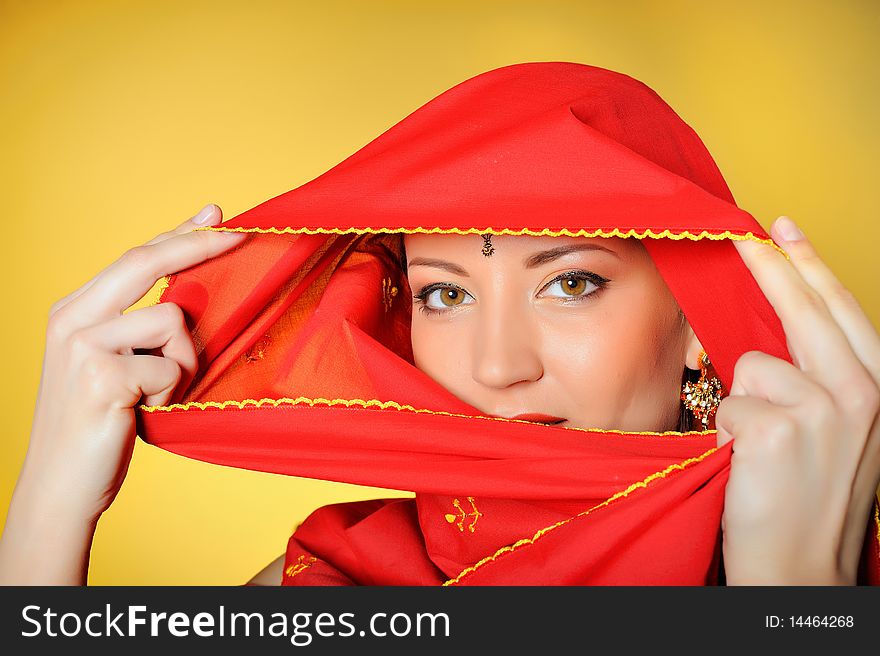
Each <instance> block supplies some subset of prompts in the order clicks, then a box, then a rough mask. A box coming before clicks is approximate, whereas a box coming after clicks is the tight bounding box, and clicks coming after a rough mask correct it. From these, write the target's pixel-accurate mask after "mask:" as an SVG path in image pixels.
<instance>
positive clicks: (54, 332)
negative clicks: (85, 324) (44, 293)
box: [46, 301, 73, 342]
mask: <svg viewBox="0 0 880 656" xmlns="http://www.w3.org/2000/svg"><path fill="white" fill-rule="evenodd" d="M59 303H60V301H59ZM56 305H58V304H57V303H56V304H55V305H53V306H52V307H53V309H52V310H50V311H49V320H48V322H47V324H46V336H47V337H48V338H49V339H50V340H51V341H54V342H58V341H63V340H65V339H66V338H67V336H68V335H69V334H70V333H71V331H72V329H73V321H72V320H71V310H70V308H68V307H67V306H60V307H58V308H56Z"/></svg>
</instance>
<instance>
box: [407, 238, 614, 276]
mask: <svg viewBox="0 0 880 656" xmlns="http://www.w3.org/2000/svg"><path fill="white" fill-rule="evenodd" d="M578 251H605V252H606V253H610V254H611V255H613V256H614V257H616V258H618V259H620V256H619V255H618V254H617V253H615V252H614V251H612V250H611V249H610V248H605V247H604V246H600V245H599V244H568V245H566V246H557V247H556V248H551V249H549V250H546V251H539V252H537V253H535V254H533V255H529V256H528V257H527V258H526V259H525V260H524V261H523V266H524V267H525V268H526V269H534V268H535V267H538V266H541V265H542V264H547V263H548V262H552V261H553V260H557V259H559V258H560V257H562V256H563V255H568V254H569V253H576V252H578ZM407 266H408V267H414V266H429V267H434V268H437V269H443V270H444V271H448V272H449V273H454V274H455V275H457V276H462V277H464V278H469V277H470V275H469V274H468V272H467V271H465V270H464V269H463V268H462V267H460V266H459V265H457V264H455V263H453V262H447V261H446V260H438V259H435V258H430V257H414V258H413V259H411V260H410V261H409V264H408V265H407Z"/></svg>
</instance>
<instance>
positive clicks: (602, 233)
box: [139, 225, 790, 436]
mask: <svg viewBox="0 0 880 656" xmlns="http://www.w3.org/2000/svg"><path fill="white" fill-rule="evenodd" d="M197 230H207V231H211V232H245V233H259V234H277V235H280V234H309V235H315V234H337V235H345V234H358V235H362V234H382V233H405V234H415V233H421V234H458V235H467V234H479V235H482V234H487V233H490V234H493V235H531V236H536V237H541V236H553V237H558V236H568V237H622V238H629V237H634V238H636V239H644V238H645V237H650V238H653V239H691V240H694V241H697V240H700V239H713V240H721V239H731V240H740V241H743V240H751V241H757V242H760V243H762V244H768V245H770V246H772V247H773V248H775V249H776V250H777V251H779V252H780V253H782V255H783V256H785V258H786V259H790V258H789V256H788V254H787V253H786V252H785V251H784V250H783V249H782V248H780V247H779V246H777V245H776V243H775V242H774V241H773V240H772V239H762V238H760V237H757V236H755V234H754V233H752V232H751V231H749V232H747V233H746V234H745V235H737V234H734V233H732V232H730V231H729V230H725V231H724V232H722V233H711V232H709V231H707V230H703V231H701V232H700V233H698V234H694V233H692V232H689V231H687V230H684V231H682V232H677V233H674V232H672V231H670V230H668V229H667V230H663V231H662V232H655V231H653V230H651V229H650V228H648V229H645V231H644V232H638V231H636V230H635V229H631V230H628V231H626V232H623V231H621V230H619V229H617V228H615V229H614V230H611V231H606V230H602V229H596V230H586V229H580V230H576V231H572V230H569V229H567V228H563V229H562V230H551V229H549V228H543V229H542V230H532V229H530V228H521V229H516V230H514V229H511V228H493V227H491V226H487V227H486V228H436V227H435V228H424V227H421V226H417V227H414V228H355V227H351V228H304V227H302V228H294V227H291V226H285V227H284V228H275V227H271V228H256V227H251V228H246V227H226V226H223V225H219V226H204V227H199V228H195V229H194V231H197ZM168 280H169V278H167V277H166V282H165V285H164V287H163V288H162V292H164V291H165V288H167V287H168ZM160 297H161V293H160ZM156 302H158V298H157V300H156ZM267 403H268V404H272V405H274V406H276V407H277V406H278V405H282V404H290V405H298V404H303V403H307V404H309V405H315V404H316V403H320V404H325V405H331V406H332V405H339V404H343V405H346V406H351V405H361V406H363V407H371V406H378V407H381V408H383V409H385V408H389V407H393V408H395V409H397V410H408V411H411V412H426V413H432V414H443V415H448V416H452V417H469V418H476V419H488V420H492V421H516V422H519V423H531V422H524V421H522V420H518V419H503V418H498V417H482V416H478V415H461V414H455V413H449V412H442V411H434V410H427V409H424V408H414V407H412V406H407V405H401V404H399V403H397V402H395V401H378V400H376V399H371V400H369V401H364V400H363V399H333V400H332V401H331V400H328V399H309V398H306V397H297V398H295V399H292V398H289V397H284V398H280V399H268V398H264V399H260V400H259V401H257V400H254V399H245V400H243V401H222V402H216V401H208V402H205V403H200V402H198V401H191V402H189V403H183V404H180V403H175V404H173V405H171V406H147V405H141V406H139V407H140V409H141V410H143V411H145V412H156V411H170V410H189V409H191V408H193V407H196V408H199V409H200V410H204V409H205V408H207V407H214V408H219V409H221V410H222V409H225V408H226V407H227V406H230V405H234V406H236V407H237V408H238V409H243V408H244V406H245V405H253V406H256V407H259V406H261V405H265V404H267ZM560 428H565V429H566V430H578V431H583V432H588V433H616V434H620V435H678V436H682V435H694V434H696V435H701V434H711V433H715V432H716V431H687V432H684V433H682V432H679V431H664V432H662V433H659V432H648V431H641V432H628V431H621V430H606V429H601V428H590V429H588V428H570V427H566V426H561V427H560Z"/></svg>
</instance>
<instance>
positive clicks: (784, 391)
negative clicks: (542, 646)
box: [0, 62, 880, 585]
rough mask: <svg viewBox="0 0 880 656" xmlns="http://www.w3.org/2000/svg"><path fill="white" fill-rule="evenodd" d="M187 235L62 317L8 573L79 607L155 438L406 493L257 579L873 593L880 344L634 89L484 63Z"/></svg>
mask: <svg viewBox="0 0 880 656" xmlns="http://www.w3.org/2000/svg"><path fill="white" fill-rule="evenodd" d="M197 219H198V222H199V223H201V224H202V229H199V230H193V228H194V227H195V226H194V225H193V224H190V223H187V224H184V225H183V226H181V227H179V228H178V229H176V230H175V231H172V232H170V233H165V234H163V235H160V236H159V237H157V238H156V239H155V240H153V241H152V242H151V243H150V244H149V245H148V246H147V247H146V248H139V249H133V250H132V251H130V252H129V254H127V255H126V256H125V257H123V258H122V259H121V260H120V261H119V262H117V263H114V265H111V267H110V268H109V269H108V270H107V271H105V272H104V273H102V274H99V276H97V277H96V279H95V280H94V281H93V282H91V283H87V284H86V285H85V286H84V287H83V288H81V289H80V290H78V291H77V292H74V293H73V294H71V296H70V297H68V298H66V299H63V300H62V301H60V302H59V303H58V304H56V306H55V307H54V308H53V311H52V315H51V319H50V326H49V331H48V340H47V353H46V364H45V365H44V367H45V368H44V376H43V383H42V386H41V391H40V399H39V400H38V408H37V412H36V414H35V422H34V431H33V434H32V436H31V444H30V447H29V450H28V456H27V458H26V462H25V466H24V468H23V471H22V474H21V477H20V479H19V484H18V486H17V488H16V492H15V497H14V499H13V504H12V507H11V508H10V513H9V519H8V520H7V528H6V531H5V532H4V537H3V543H2V547H0V563H2V565H0V572H2V575H3V580H5V581H19V582H22V581H27V582H40V581H43V582H66V583H82V582H84V581H85V574H86V571H87V561H88V547H89V545H90V541H91V535H92V534H93V531H94V526H95V523H96V522H97V519H98V517H100V514H101V513H102V512H103V511H104V510H105V509H106V508H107V507H108V506H109V505H110V503H111V502H112V500H113V498H114V497H115V495H116V493H117V492H118V489H119V485H120V484H121V481H122V479H123V477H124V475H125V469H126V467H127V464H128V459H129V457H130V452H131V447H132V443H133V437H134V432H135V421H136V420H137V421H138V423H139V425H138V426H137V428H138V430H137V433H138V434H139V435H141V436H142V437H143V438H144V439H145V440H147V441H149V442H151V443H153V444H156V445H158V446H161V447H162V448H166V449H169V450H172V451H174V452H176V453H180V454H183V455H187V456H190V457H195V458H199V459H202V460H206V461H209V462H217V463H222V464H228V465H234V466H239V467H246V468H251V469H258V470H262V471H273V472H281V473H287V474H291V475H299V476H310V477H315V478H326V479H332V480H340V481H345V482H350V483H360V484H366V485H374V486H380V487H389V488H395V489H407V490H412V491H414V492H416V496H415V498H414V499H379V500H373V501H367V502H359V503H350V504H337V505H335V506H326V507H324V508H320V509H318V510H317V511H316V512H315V513H313V514H312V515H311V516H310V517H309V518H308V519H307V520H306V521H305V522H303V524H302V525H301V526H300V527H299V528H298V529H297V531H296V532H295V533H294V535H293V536H291V538H290V541H289V543H288V548H287V551H286V554H285V556H284V558H283V560H282V559H279V561H276V562H275V563H273V564H272V565H270V567H269V568H267V570H265V571H264V572H262V573H260V574H259V575H258V576H257V577H255V579H254V580H253V582H254V583H262V582H269V583H273V582H274V583H279V582H280V583H283V584H289V585H309V584H382V585H387V584H445V585H459V584H476V585H479V584H494V583H524V584H542V583H545V584H572V583H575V584H602V583H606V584H607V583H649V584H715V583H721V582H727V583H734V584H762V583H775V584H799V583H810V584H854V583H872V584H877V583H878V582H880V576H878V571H880V554H878V540H880V520H878V518H877V505H876V502H875V490H876V488H877V483H878V479H880V435H878V432H880V429H878V427H877V423H878V422H877V421H876V419H877V414H878V405H880V393H878V389H877V381H878V379H880V364H878V362H880V338H878V335H877V332H876V330H875V329H874V328H873V326H871V324H870V322H869V321H868V320H867V318H866V317H865V315H864V314H863V313H862V312H861V310H860V309H859V308H858V305H857V303H855V302H854V301H853V300H852V298H851V296H850V295H848V294H847V293H846V291H845V290H844V289H843V288H842V287H841V285H840V283H839V282H838V281H837V280H836V279H835V278H834V276H833V275H832V274H831V273H830V272H829V271H828V269H827V267H825V266H824V265H823V264H822V263H821V261H820V260H819V259H818V257H817V256H816V254H815V252H814V251H813V249H812V247H811V246H810V245H809V242H808V241H807V240H805V239H802V238H801V239H798V238H797V235H796V233H795V234H794V238H792V236H791V235H792V233H790V232H789V231H790V230H791V229H792V224H790V223H789V222H788V221H786V220H780V221H777V223H776V224H774V228H773V232H772V240H771V235H767V234H766V233H764V231H763V230H762V229H761V226H760V225H759V224H758V223H757V222H756V221H755V220H754V219H753V218H752V217H751V216H750V215H748V214H747V213H746V212H744V211H742V210H740V209H739V208H737V207H736V206H735V204H734V201H733V198H732V196H731V194H730V192H729V190H728V188H727V186H726V184H725V183H724V180H723V178H722V177H721V175H720V173H719V172H718V170H717V167H715V165H714V162H712V159H711V157H710V156H709V154H708V152H707V151H706V150H705V147H704V146H703V144H702V143H701V142H700V140H699V138H698V137H697V136H696V134H695V133H693V131H692V130H690V128H688V127H687V126H686V125H685V124H684V123H683V122H682V121H681V119H680V118H679V117H678V116H677V115H675V113H674V112H673V111H672V110H671V109H670V108H669V107H668V106H667V105H666V104H665V103H664V102H663V101H662V100H661V99H660V98H659V97H658V96H657V95H656V94H655V93H654V92H652V91H651V90H650V89H648V88H647V87H645V86H644V85H643V84H641V83H639V82H637V81H636V80H633V79H632V78H629V77H627V76H624V75H620V74H617V73H613V72H611V71H606V70H603V69H598V68H595V67H589V66H583V65H580V64H571V63H564V62H542V63H528V64H518V65H514V66H508V67H503V68H500V69H496V70H493V71H489V72H487V73H484V74H482V75H478V76H476V77H475V78H472V79H470V80H467V81H465V82H463V83H461V84H459V85H457V86H456V87H453V88H452V89H450V90H448V91H447V92H445V93H443V94H441V95H440V96H438V97H437V98H435V99H433V100H432V101H431V102H429V103H428V104H426V105H424V106H423V107H421V108H420V109H419V110H417V111H416V112H414V113H413V114H411V115H410V116H408V117H407V118H406V119H404V120H403V121H401V122H400V123H398V124H397V125H395V126H394V127H392V128H391V129H390V130H388V131H387V132H386V133H384V134H383V135H381V136H380V137H379V138H377V139H375V140H374V141H373V142H371V143H370V144H368V145H367V146H365V147H364V148H362V149H361V150H359V151H358V152H357V153H355V154H354V155H352V156H351V157H349V158H347V159H346V160H345V161H343V162H342V163H340V164H339V165H337V166H335V167H334V168H332V169H331V170H330V171H328V172H326V173H325V174H323V175H322V176H319V177H318V178H316V179H315V180H313V181H311V182H309V183H307V184H306V185H303V186H301V187H299V188H297V189H294V190H292V191H290V192H288V193H286V194H283V195H281V196H278V197H276V198H273V199H271V200H270V201H267V202H266V203H263V204H262V205H259V206H257V207H255V208H253V209H252V210H250V211H249V212H246V213H244V214H242V215H240V216H239V217H236V218H235V219H234V220H232V221H229V222H226V223H224V224H223V225H217V222H218V221H219V212H218V211H216V209H215V208H213V207H210V206H209V208H206V209H205V211H204V212H202V213H200V215H199V216H198V217H197ZM230 233H231V234H230ZM238 233H247V234H248V235H249V236H247V237H244V236H243V235H241V234H238ZM233 235H234V236H233ZM774 242H775V243H774ZM233 247H234V248H233ZM229 249H232V250H229ZM224 251H226V252H224ZM221 253H222V254H221ZM215 256H216V257H215ZM206 258H212V259H210V260H207V259H206ZM789 258H790V259H789ZM194 264H198V266H196V267H194V268H193V269H187V267H190V266H192V265H194ZM182 269H187V270H185V271H182V272H181V273H178V274H175V275H170V277H169V285H168V288H167V289H166V290H165V293H164V294H163V296H162V298H161V300H162V301H163V302H162V303H159V304H158V305H154V306H152V307H150V308H146V309H143V310H138V311H135V312H131V313H129V314H126V315H123V316H119V313H120V312H121V311H122V310H123V309H125V308H126V307H128V306H129V305H130V304H131V303H133V302H134V301H136V300H137V299H138V298H140V296H141V295H142V294H143V293H144V292H145V291H146V290H147V289H148V288H149V287H150V286H151V284H152V283H153V282H154V281H155V280H156V279H158V278H160V277H161V276H163V275H169V274H172V273H174V272H176V271H181V270H182ZM146 349H152V350H151V351H149V352H145V350H146ZM706 353H708V355H709V357H708V359H707V358H706V357H705V354H706ZM688 370H692V372H693V373H696V376H699V379H698V380H697V381H695V382H697V383H698V384H697V386H696V388H695V387H694V386H693V385H691V384H689V383H691V382H692V381H691V380H688V379H693V378H696V376H693V375H690V374H689V373H688ZM697 370H699V371H698V372H697ZM90 387H91V390H92V393H91V394H89V395H87V399H88V402H87V403H83V402H82V390H83V389H89V388H90ZM47 399H51V402H50V401H48V400H47ZM74 401H76V402H77V403H78V405H79V408H78V412H77V413H76V414H74V413H73V412H72V411H71V408H73V407H75V405H74ZM694 401H697V403H696V404H694ZM701 404H702V405H701ZM135 406H137V412H135ZM683 409H684V411H685V412H688V413H690V415H688V414H685V415H684V416H685V418H688V417H689V420H690V421H691V423H692V425H691V426H683V425H682V424H681V423H680V422H681V417H682V412H683ZM523 413H525V415H523ZM535 413H540V414H539V415H536V414H535ZM713 422H715V423H714V424H713ZM96 426H97V427H99V430H98V431H97V432H96V428H95V427H96ZM691 428H693V429H694V430H690V429H691ZM715 429H717V430H715ZM46 481H52V483H51V484H48V485H47V484H46ZM872 513H873V515H872ZM46 517H48V518H49V520H47V519H44V518H46ZM49 531H51V532H52V536H53V537H54V538H55V539H56V540H61V541H62V542H63V544H66V545H67V546H69V547H70V548H69V549H61V550H59V549H57V548H56V549H54V550H53V558H52V559H49V558H47V557H46V556H45V554H41V553H39V550H36V553H35V551H34V549H33V545H34V544H38V543H39V539H40V538H45V536H46V535H47V534H48V532H49ZM59 551H62V552H63V553H64V556H63V557H62V558H59V557H58V553H59Z"/></svg>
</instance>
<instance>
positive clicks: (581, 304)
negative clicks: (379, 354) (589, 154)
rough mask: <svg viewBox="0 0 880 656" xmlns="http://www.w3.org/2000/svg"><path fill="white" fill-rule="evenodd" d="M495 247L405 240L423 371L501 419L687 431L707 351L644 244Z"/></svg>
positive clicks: (518, 240)
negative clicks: (687, 389) (684, 394)
mask: <svg viewBox="0 0 880 656" xmlns="http://www.w3.org/2000/svg"><path fill="white" fill-rule="evenodd" d="M491 242H492V246H493V247H494V252H493V253H492V255H491V256H489V257H487V256H485V255H483V253H482V247H483V244H484V242H483V239H482V237H480V236H479V235H455V234H448V235H445V234H444V235H422V234H412V235H405V236H404V246H405V250H406V258H407V263H408V279H409V284H410V287H411V289H412V292H413V294H414V302H413V312H412V346H413V354H414V356H415V364H416V366H417V367H418V368H419V369H421V370H422V371H424V372H425V373H427V374H428V375H429V376H431V377H432V378H433V379H434V380H436V381H437V382H438V383H440V384H441V385H443V386H444V387H445V388H446V389H448V390H449V391H450V392H452V393H453V394H455V395H456V396H457V397H459V398H460V399H462V400H463V401H465V402H466V403H469V404H470V405H472V406H473V407H475V408H477V409H478V410H480V411H482V412H484V413H486V414H489V415H493V416H498V417H507V418H514V417H516V416H517V415H522V414H541V415H549V416H550V417H553V418H556V419H562V420H563V421H561V422H559V425H561V426H567V427H575V428H603V429H619V430H624V431H632V432H636V431H665V430H677V429H678V421H679V413H680V407H681V404H680V401H679V393H680V387H681V377H682V373H683V371H684V367H685V366H689V367H691V368H693V369H696V368H697V356H698V354H699V350H700V344H699V342H698V341H697V339H696V337H695V336H694V334H693V331H692V330H691V328H690V326H689V324H688V323H687V321H686V320H685V319H684V317H683V315H681V314H680V312H679V308H678V304H677V303H676V301H675V298H674V297H673V296H672V294H671V292H670V291H669V289H668V288H667V286H666V284H665V283H664V282H663V279H662V278H661V277H660V274H659V272H658V271H657V269H656V267H655V266H654V262H653V260H651V258H650V256H649V255H648V253H647V251H646V250H645V248H644V246H642V244H641V243H640V241H639V240H638V239H623V238H602V237H596V238H586V237H532V236H519V235H501V236H498V235H493V236H492V237H491ZM524 418H525V417H524ZM531 419H532V420H536V419H544V420H545V422H546V423H550V420H549V418H546V417H543V418H542V417H538V418H531Z"/></svg>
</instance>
